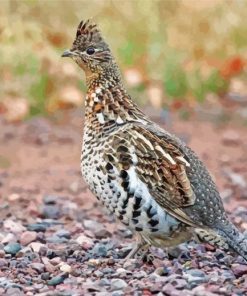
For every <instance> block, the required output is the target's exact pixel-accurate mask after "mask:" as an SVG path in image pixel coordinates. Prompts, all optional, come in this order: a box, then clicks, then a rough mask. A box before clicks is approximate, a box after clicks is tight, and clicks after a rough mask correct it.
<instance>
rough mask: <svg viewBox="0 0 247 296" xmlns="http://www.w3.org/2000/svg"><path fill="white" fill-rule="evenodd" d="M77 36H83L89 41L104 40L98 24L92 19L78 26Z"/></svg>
mask: <svg viewBox="0 0 247 296" xmlns="http://www.w3.org/2000/svg"><path fill="white" fill-rule="evenodd" d="M76 38H83V39H84V41H88V42H100V41H102V36H101V33H100V31H99V29H98V27H97V25H96V24H95V23H93V22H91V20H90V19H88V20H86V21H81V22H80V24H79V26H78V28H77V32H76Z"/></svg>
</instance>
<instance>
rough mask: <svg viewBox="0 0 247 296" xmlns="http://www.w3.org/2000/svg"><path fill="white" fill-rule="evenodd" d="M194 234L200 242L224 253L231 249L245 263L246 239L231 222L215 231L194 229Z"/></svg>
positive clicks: (246, 253) (246, 252)
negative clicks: (222, 250) (206, 243)
mask: <svg viewBox="0 0 247 296" xmlns="http://www.w3.org/2000/svg"><path fill="white" fill-rule="evenodd" d="M195 233H196V234H197V236H198V238H199V239H200V240H201V241H205V242H208V243H209V244H211V245H214V246H216V247H218V248H220V249H224V250H225V251H228V250H229V249H232V250H234V251H235V252H236V253H238V254H239V255H240V256H242V257H243V258H244V259H245V260H246V261H247V239H246V238H245V237H244V235H243V234H242V233H241V232H240V231H239V230H238V229H237V228H236V227H235V226H234V225H233V224H232V223H231V222H229V221H228V223H227V224H224V225H223V226H221V227H220V228H217V229H201V228H200V229H195Z"/></svg>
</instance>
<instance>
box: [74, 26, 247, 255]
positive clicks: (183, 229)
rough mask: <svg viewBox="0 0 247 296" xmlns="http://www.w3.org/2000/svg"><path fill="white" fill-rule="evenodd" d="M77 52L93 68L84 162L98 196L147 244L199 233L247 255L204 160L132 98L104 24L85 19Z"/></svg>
mask: <svg viewBox="0 0 247 296" xmlns="http://www.w3.org/2000/svg"><path fill="white" fill-rule="evenodd" d="M88 48H91V51H90V52H89V51H87V49H88ZM92 48H93V50H92ZM70 52H71V54H70V55H71V57H72V58H73V59H74V60H75V61H76V63H77V64H78V65H79V66H80V67H81V68H82V69H83V70H84V72H85V74H86V81H87V87H88V92H87V96H86V100H85V105H86V112H85V127H84V137H83V149H82V157H81V168H82V174H83V176H84V178H85V180H86V182H87V183H88V185H89V188H90V189H91V191H92V192H93V193H94V194H95V196H96V197H97V198H98V199H99V200H100V201H101V202H102V203H103V204H104V205H105V206H106V207H107V208H108V209H109V211H110V212H111V213H113V214H114V215H115V216H116V217H117V218H118V219H119V220H120V221H122V223H124V224H125V225H126V226H128V227H129V228H130V229H132V230H133V231H136V232H138V233H139V234H140V235H141V237H142V239H143V240H144V241H145V242H146V243H148V244H153V245H155V246H159V247H166V246H172V245H176V244H179V243H181V242H183V241H186V240H188V239H190V238H191V237H192V236H193V235H197V236H198V237H199V238H200V239H202V240H204V241H208V242H210V243H212V244H214V245H216V246H218V247H222V248H225V249H228V247H229V246H230V247H231V248H232V249H234V250H235V251H237V252H238V253H239V254H241V255H242V256H243V257H244V258H245V259H247V244H246V241H245V240H244V237H243V235H242V234H241V233H240V232H239V231H238V230H237V229H236V227H235V226H234V225H233V224H232V223H231V222H230V221H229V220H228V218H227V216H226V213H225V210H224V207H223V204H222V200H221V198H220V195H219V193H218V190H217V188H216V185H215V183H214V182H213V180H212V178H211V176H210V174H209V173H208V171H207V169H206V168H205V166H204V164H203V163H202V162H201V161H200V160H199V159H198V157H197V156H196V154H195V153H194V152H193V151H192V150H191V149H190V148H188V147H187V146H186V145H185V144H184V143H183V142H182V141H181V140H179V139H178V138H177V137H176V136H174V135H171V134H169V133H168V132H167V131H165V130H163V129H161V128H160V127H159V126H157V125H156V124H154V123H153V122H152V121H151V120H150V119H149V118H148V117H147V116H145V115H144V114H143V112H142V111H141V110H140V109H139V108H138V107H137V106H136V104H135V103H134V102H133V101H132V100H131V97H130V96H129V95H128V93H127V91H126V90H125V88H124V86H123V83H122V79H121V75H120V71H119V69H118V66H117V64H116V62H115V60H114V58H113V56H112V53H111V51H110V49H109V46H108V45H107V43H106V42H105V41H104V39H103V37H102V35H101V33H100V32H99V30H98V28H97V26H96V25H94V24H92V23H91V22H90V21H86V22H81V23H80V24H79V27H78V29H77V34H76V39H75V41H74V43H73V46H72V49H71V51H70ZM92 52H93V53H92Z"/></svg>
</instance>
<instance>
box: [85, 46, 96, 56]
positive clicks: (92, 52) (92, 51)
mask: <svg viewBox="0 0 247 296" xmlns="http://www.w3.org/2000/svg"><path fill="white" fill-rule="evenodd" d="M86 53H87V54H89V55H92V54H94V53H95V49H94V48H93V47H89V48H87V50H86Z"/></svg>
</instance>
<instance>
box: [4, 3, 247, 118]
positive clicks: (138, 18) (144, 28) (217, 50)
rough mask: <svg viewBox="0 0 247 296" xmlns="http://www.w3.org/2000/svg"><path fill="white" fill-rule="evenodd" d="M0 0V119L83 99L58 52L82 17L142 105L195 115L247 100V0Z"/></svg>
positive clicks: (76, 77) (75, 75) (78, 75)
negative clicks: (201, 108) (95, 28)
mask: <svg viewBox="0 0 247 296" xmlns="http://www.w3.org/2000/svg"><path fill="white" fill-rule="evenodd" d="M0 2H1V5H0V44H1V46H0V81H1V83H0V114H2V115H3V116H4V117H5V118H6V120H8V121H16V120H22V119H24V118H28V117H30V116H34V115H37V114H49V113H53V112H55V111H56V110H59V109H64V108H68V107H73V106H80V105H81V104H82V103H83V97H84V94H85V91H86V88H85V84H84V81H83V73H82V71H81V70H80V69H79V68H77V66H76V65H75V64H74V63H73V62H72V61H70V60H69V59H67V60H65V59H61V58H60V56H61V53H62V52H63V50H64V49H67V48H70V46H71V44H72V42H73V40H74V36H75V32H76V28H77V25H78V23H79V22H80V20H82V19H87V18H93V20H94V21H95V22H97V23H98V25H99V27H100V29H101V31H102V32H103V35H104V36H105V38H106V40H107V41H108V42H109V44H110V46H111V48H112V51H113V52H114V54H115V56H116V58H117V61H118V62H119V64H120V67H121V70H122V73H123V75H124V78H125V80H126V84H127V87H128V88H129V90H130V93H131V94H132V95H133V97H134V98H135V100H136V101H138V103H139V104H141V105H142V106H150V105H151V106H152V107H153V108H154V109H155V110H156V109H157V110H162V109H166V108H170V109H171V110H189V112H191V111H192V112H193V110H196V109H197V108H198V106H207V104H210V106H211V105H212V106H213V107H212V108H216V107H215V106H217V108H218V106H219V105H222V106H224V105H227V106H228V105H229V104H230V105H231V104H235V103H237V104H239V103H240V104H242V103H243V104H245V103H246V102H247V98H246V97H247V87H246V81H247V74H246V71H245V69H246V58H247V41H246V36H247V25H246V16H247V1H245V0H234V1H230V0H229V1H225V0H201V1H196V0H183V1H182V0H152V1H151V0H142V1H141V0H140V1H138V0H132V1H128V0H127V1H118V0H115V1H108V0H94V1H92V0H91V1H82V0H81V1H66V0H63V1H56V0H53V1H48V0H47V1H41V0H32V1H31V0H30V1H28V0H26V1H21V0H19V1H17V0H16V1H5V0H1V1H0ZM229 102H230V103H229ZM246 113H247V111H246ZM246 116H247V115H246Z"/></svg>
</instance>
